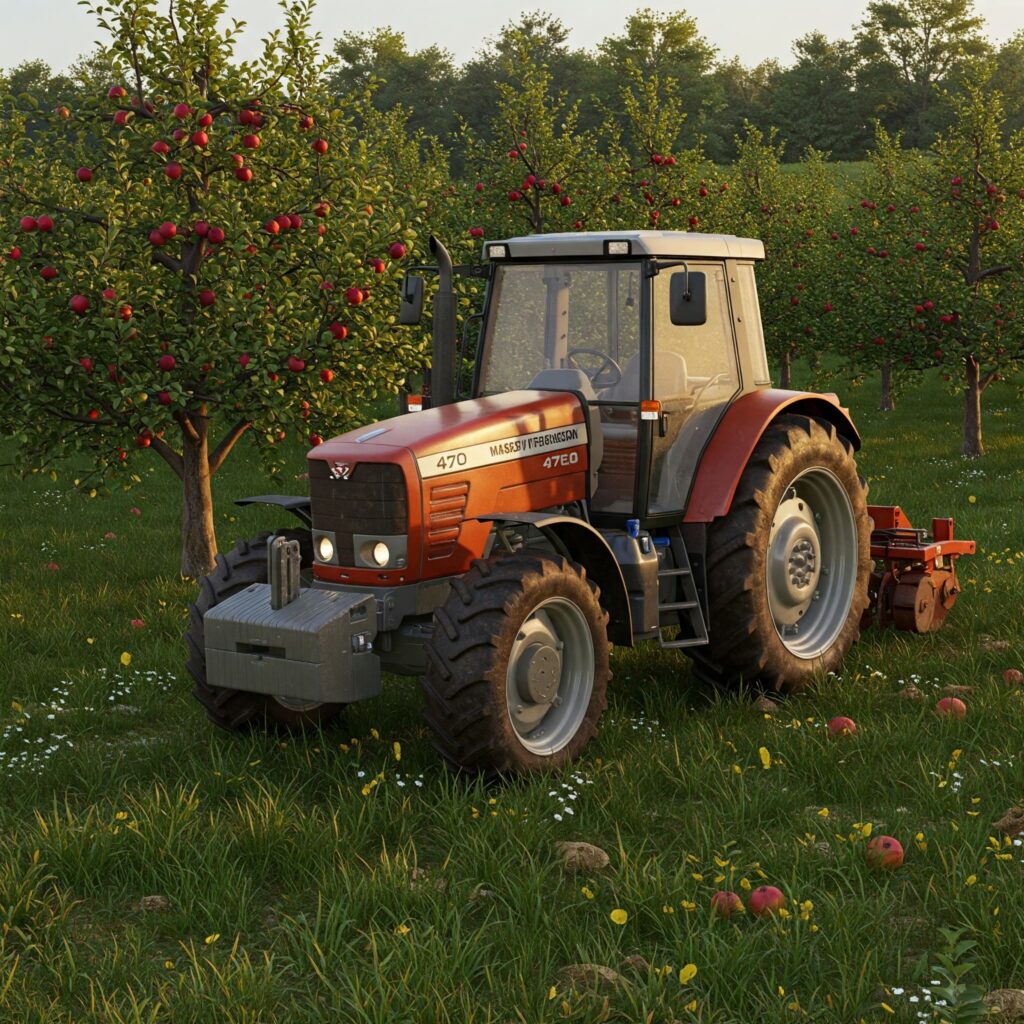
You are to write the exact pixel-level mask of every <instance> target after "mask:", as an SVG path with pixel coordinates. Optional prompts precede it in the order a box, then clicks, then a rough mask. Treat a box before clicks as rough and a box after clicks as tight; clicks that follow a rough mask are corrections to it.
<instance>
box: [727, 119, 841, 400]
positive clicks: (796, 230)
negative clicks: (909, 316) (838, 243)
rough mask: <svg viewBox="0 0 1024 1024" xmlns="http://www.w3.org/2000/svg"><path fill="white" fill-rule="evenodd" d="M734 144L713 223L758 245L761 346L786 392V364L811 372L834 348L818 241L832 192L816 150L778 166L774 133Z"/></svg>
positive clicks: (825, 261) (822, 242) (830, 269)
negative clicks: (799, 362)
mask: <svg viewBox="0 0 1024 1024" xmlns="http://www.w3.org/2000/svg"><path fill="white" fill-rule="evenodd" d="M736 146H737V150H738V153H739V155H738V158H737V160H736V163H735V165H734V167H733V175H734V177H735V183H734V185H733V186H732V188H731V189H730V191H729V200H728V202H726V203H724V204H723V207H722V209H721V211H720V217H721V219H722V222H723V223H724V224H727V225H728V227H727V228H726V230H728V231H730V232H733V233H735V234H738V235H749V236H750V237H751V238H760V239H761V240H762V241H763V242H764V245H765V257H766V258H765V262H764V264H763V265H762V266H760V267H759V268H758V273H757V281H758V296H759V299H760V304H761V319H762V321H763V324H764V335H765V344H766V346H767V349H768V354H769V356H770V357H771V358H772V359H773V360H774V361H775V362H776V363H777V364H778V365H779V367H780V382H779V383H780V386H781V387H784V388H788V387H790V386H791V383H792V365H793V360H794V359H795V358H797V357H798V356H803V357H806V358H807V359H808V360H809V362H810V363H811V364H812V366H815V367H817V365H818V361H819V357H820V355H821V353H822V352H823V351H831V350H832V348H833V347H834V343H835V342H834V339H835V336H836V334H837V332H838V331H840V330H841V329H842V327H841V320H842V318H843V317H844V316H845V315H846V314H845V312H844V311H843V310H842V308H841V305H840V303H839V301H838V298H837V294H836V273H837V270H836V266H835V264H834V261H833V259H832V254H831V253H830V251H829V249H828V238H827V235H826V225H827V224H828V220H829V218H830V216H831V214H832V210H833V207H834V204H835V203H836V201H837V195H838V193H837V186H836V182H835V178H834V174H833V172H832V169H831V168H830V167H829V165H828V164H827V163H826V161H825V160H824V158H823V156H822V154H820V153H817V152H816V151H813V150H808V151H807V153H806V154H805V155H804V157H803V158H802V160H801V161H800V162H799V163H798V164H796V165H787V166H783V164H782V153H783V149H784V144H783V143H781V142H779V141H777V139H776V135H775V132H772V133H770V134H769V135H768V136H767V137H765V135H764V134H763V133H762V132H761V131H760V129H758V128H755V127H753V126H752V125H747V129H746V134H745V136H744V137H743V138H737V140H736Z"/></svg>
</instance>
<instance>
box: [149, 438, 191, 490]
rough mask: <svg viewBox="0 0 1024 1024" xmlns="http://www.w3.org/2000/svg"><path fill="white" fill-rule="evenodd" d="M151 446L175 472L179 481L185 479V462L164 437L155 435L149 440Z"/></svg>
mask: <svg viewBox="0 0 1024 1024" xmlns="http://www.w3.org/2000/svg"><path fill="white" fill-rule="evenodd" d="M149 446H150V448H152V449H153V450H154V451H155V452H156V453H157V454H158V455H159V456H160V457H161V458H162V459H163V460H164V462H166V463H167V465H168V466H170V467H171V469H172V470H174V474H175V476H177V478H178V479H179V480H183V479H184V476H185V469H184V460H183V459H182V457H181V456H180V455H179V454H178V453H177V452H176V451H175V450H174V449H173V448H172V447H171V446H170V445H169V444H168V443H167V442H166V441H165V440H164V439H163V438H162V437H157V436H156V434H154V435H153V436H152V437H151V438H150V440H149Z"/></svg>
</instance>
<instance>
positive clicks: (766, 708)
mask: <svg viewBox="0 0 1024 1024" xmlns="http://www.w3.org/2000/svg"><path fill="white" fill-rule="evenodd" d="M754 707H755V708H757V710H758V711H763V712H764V713H765V714H766V715H770V714H771V713H772V712H773V711H778V710H779V705H778V704H776V703H775V701H773V700H770V699H769V698H768V697H765V696H764V695H763V694H762V695H761V696H760V697H758V698H757V700H756V701H754Z"/></svg>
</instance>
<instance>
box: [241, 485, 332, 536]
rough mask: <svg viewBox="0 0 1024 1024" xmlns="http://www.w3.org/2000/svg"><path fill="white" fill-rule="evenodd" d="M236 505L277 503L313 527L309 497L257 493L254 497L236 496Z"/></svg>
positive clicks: (279, 506)
mask: <svg viewBox="0 0 1024 1024" xmlns="http://www.w3.org/2000/svg"><path fill="white" fill-rule="evenodd" d="M235 504H236V505H242V506H245V505H277V507H278V508H283V509H284V510H285V511H286V512H291V514H292V515H293V516H295V517H296V518H297V519H301V520H302V522H303V524H304V525H305V526H306V527H308V528H309V529H312V527H313V513H312V511H311V508H312V503H311V501H310V499H309V498H308V497H293V496H291V495H287V494H257V495H256V496H255V497H252V498H235Z"/></svg>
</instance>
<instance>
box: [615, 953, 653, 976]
mask: <svg viewBox="0 0 1024 1024" xmlns="http://www.w3.org/2000/svg"><path fill="white" fill-rule="evenodd" d="M619 967H620V968H621V969H622V970H624V971H632V972H633V973H634V974H650V973H651V965H650V964H649V963H648V962H647V961H646V960H645V959H644V958H643V957H642V956H640V954H639V953H634V954H633V955H632V956H627V957H626V959H625V960H623V961H622V963H621V964H619Z"/></svg>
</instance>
